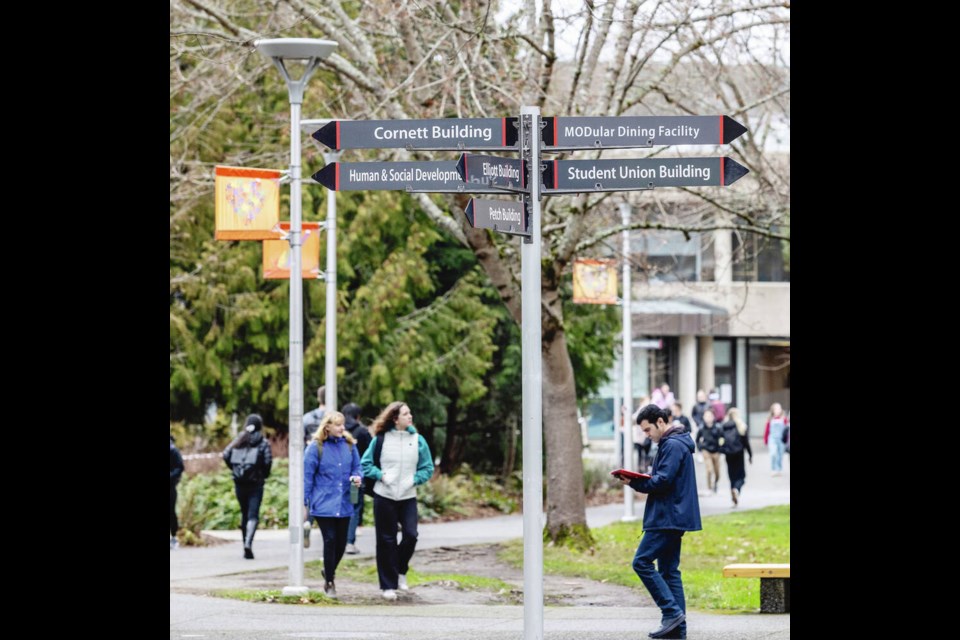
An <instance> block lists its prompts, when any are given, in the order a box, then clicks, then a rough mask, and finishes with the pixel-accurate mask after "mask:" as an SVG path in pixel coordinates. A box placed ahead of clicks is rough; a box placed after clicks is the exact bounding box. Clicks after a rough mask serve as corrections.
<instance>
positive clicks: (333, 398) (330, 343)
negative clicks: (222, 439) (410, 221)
mask: <svg viewBox="0 0 960 640" xmlns="http://www.w3.org/2000/svg"><path fill="white" fill-rule="evenodd" d="M339 159H340V154H339V153H338V152H335V151H329V152H324V154H323V161H324V163H325V164H330V163H332V162H337V161H338V160H339ZM325 228H326V231H327V270H326V271H325V272H324V278H323V279H324V283H325V284H326V285H327V336H326V341H325V342H324V346H325V351H324V357H323V360H324V365H325V369H326V374H325V376H324V380H323V384H324V385H326V394H327V395H326V397H325V398H324V404H326V405H327V411H336V410H337V407H338V406H340V405H338V404H337V192H336V191H333V190H332V189H327V225H326V227H325Z"/></svg>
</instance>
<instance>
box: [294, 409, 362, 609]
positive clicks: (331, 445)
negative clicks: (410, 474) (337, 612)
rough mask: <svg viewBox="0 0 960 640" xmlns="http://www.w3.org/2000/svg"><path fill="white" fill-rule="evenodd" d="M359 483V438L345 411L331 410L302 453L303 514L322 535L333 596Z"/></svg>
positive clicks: (325, 568) (326, 589)
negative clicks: (346, 423) (347, 423)
mask: <svg viewBox="0 0 960 640" xmlns="http://www.w3.org/2000/svg"><path fill="white" fill-rule="evenodd" d="M359 486H360V454H359V453H357V441H356V440H355V439H354V437H353V436H352V435H350V433H349V432H346V431H344V417H343V414H342V413H340V412H339V411H328V412H327V413H326V415H324V416H323V420H322V421H321V422H320V426H319V428H317V430H316V432H315V433H314V434H313V439H312V440H311V441H310V445H309V446H308V447H307V450H306V451H305V452H304V454H303V505H304V507H303V508H304V514H303V515H304V518H307V517H308V516H309V517H312V518H313V519H314V520H315V521H316V522H317V526H319V527H320V532H321V534H322V535H323V579H324V581H325V582H324V585H323V592H324V593H325V594H327V596H328V597H330V598H334V599H336V597H337V587H336V584H335V583H334V578H335V577H336V572H337V565H339V564H340V560H341V559H342V558H343V552H344V550H345V549H346V548H347V527H348V526H349V524H350V518H351V517H352V516H353V502H352V500H351V498H352V495H351V494H356V493H358V489H359Z"/></svg>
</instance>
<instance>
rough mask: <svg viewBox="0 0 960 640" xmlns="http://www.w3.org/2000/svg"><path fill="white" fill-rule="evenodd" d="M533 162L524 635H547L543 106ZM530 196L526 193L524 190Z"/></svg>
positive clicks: (526, 266) (523, 260)
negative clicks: (542, 317)
mask: <svg viewBox="0 0 960 640" xmlns="http://www.w3.org/2000/svg"><path fill="white" fill-rule="evenodd" d="M520 122H521V124H520V127H521V131H520V135H521V141H522V142H521V144H522V145H523V147H522V148H523V155H522V157H523V158H524V159H525V160H527V163H528V164H527V166H528V167H530V177H531V180H530V195H529V205H530V238H529V239H528V238H524V240H523V241H522V242H521V244H520V284H521V303H520V304H521V315H522V319H521V336H522V349H523V359H522V365H521V366H522V369H523V386H522V396H523V638H524V640H542V639H543V440H542V438H543V375H542V370H541V366H542V362H541V358H542V350H541V347H540V345H541V342H542V340H541V337H540V334H541V329H540V304H541V303H540V108H539V107H521V108H520ZM525 197H526V196H525Z"/></svg>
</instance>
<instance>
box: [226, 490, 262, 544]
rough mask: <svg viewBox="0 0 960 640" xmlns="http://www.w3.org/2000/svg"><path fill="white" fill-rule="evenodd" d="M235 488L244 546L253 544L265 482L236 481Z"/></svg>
mask: <svg viewBox="0 0 960 640" xmlns="http://www.w3.org/2000/svg"><path fill="white" fill-rule="evenodd" d="M233 488H234V489H235V490H236V493H237V502H239V503H240V532H241V533H242V534H243V546H244V548H247V549H249V548H250V547H252V546H253V534H255V533H256V532H257V523H258V522H260V502H261V501H263V483H262V482H261V483H257V484H246V483H243V484H241V483H239V482H234V483H233Z"/></svg>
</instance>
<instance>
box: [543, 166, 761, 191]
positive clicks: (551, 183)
mask: <svg viewBox="0 0 960 640" xmlns="http://www.w3.org/2000/svg"><path fill="white" fill-rule="evenodd" d="M746 174H747V168H746V167H744V166H743V165H742V164H740V163H738V162H737V161H736V160H733V159H731V158H726V157H721V158H642V159H630V160H553V161H551V162H548V163H547V164H546V167H545V169H544V173H543V182H544V195H552V194H563V193H584V192H588V191H634V190H636V189H653V188H655V187H725V186H728V185H730V184H732V183H734V182H736V181H737V180H739V179H740V178H742V177H743V176H745V175H746Z"/></svg>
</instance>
